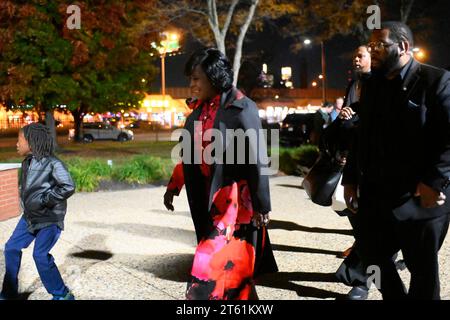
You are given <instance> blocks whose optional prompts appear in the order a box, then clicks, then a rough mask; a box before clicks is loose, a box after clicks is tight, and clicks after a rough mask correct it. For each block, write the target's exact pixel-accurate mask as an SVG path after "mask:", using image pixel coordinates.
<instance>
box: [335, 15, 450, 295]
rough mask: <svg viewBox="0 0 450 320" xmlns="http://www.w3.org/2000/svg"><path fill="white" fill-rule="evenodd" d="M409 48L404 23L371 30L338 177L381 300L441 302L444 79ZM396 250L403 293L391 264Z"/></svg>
mask: <svg viewBox="0 0 450 320" xmlns="http://www.w3.org/2000/svg"><path fill="white" fill-rule="evenodd" d="M412 47H413V36H412V33H411V31H410V29H409V28H408V27H407V26H406V25H405V24H403V23H400V22H387V23H384V24H383V25H382V27H381V29H379V30H374V31H373V33H372V35H371V40H370V43H369V48H370V49H371V57H372V76H371V77H370V79H368V80H367V81H366V82H364V85H363V87H362V91H361V99H360V103H359V104H358V105H355V106H354V108H355V111H356V112H357V114H358V116H359V124H358V127H357V140H358V141H357V142H356V144H355V148H353V149H352V150H351V153H350V154H349V156H348V159H347V165H346V167H345V170H344V177H343V185H344V187H345V198H346V202H347V205H348V207H349V209H351V210H353V211H355V212H356V211H358V212H357V214H356V216H357V217H358V219H359V226H360V227H359V228H358V230H355V231H357V232H356V234H355V236H356V238H357V241H358V242H359V244H360V247H361V250H360V251H361V257H362V259H363V261H364V263H365V264H366V266H367V267H369V266H372V269H371V270H379V271H380V274H379V276H380V277H379V280H380V281H378V283H375V284H379V285H380V287H379V289H380V291H381V293H382V295H383V298H384V299H403V298H412V299H439V298H440V287H439V268H438V251H439V249H440V247H441V245H442V243H443V241H444V238H445V236H446V234H447V231H448V226H449V217H450V188H449V185H450V73H449V72H447V71H445V70H442V69H438V68H434V67H432V66H428V65H423V64H420V63H418V62H417V61H415V60H414V58H413V57H412V53H411V51H412V50H411V49H412ZM356 204H357V205H356ZM357 208H358V210H356V209H357ZM399 249H400V250H401V251H402V253H403V257H404V260H405V263H406V266H407V267H408V269H409V271H410V272H411V282H410V288H409V292H408V293H407V294H406V290H405V288H404V285H403V283H402V281H401V279H400V277H399V274H398V272H397V270H396V268H395V264H394V261H393V260H392V256H393V254H394V253H396V252H397V251H398V250H399ZM378 268H379V269H378ZM377 275H378V274H376V275H375V276H377ZM375 279H377V277H375Z"/></svg>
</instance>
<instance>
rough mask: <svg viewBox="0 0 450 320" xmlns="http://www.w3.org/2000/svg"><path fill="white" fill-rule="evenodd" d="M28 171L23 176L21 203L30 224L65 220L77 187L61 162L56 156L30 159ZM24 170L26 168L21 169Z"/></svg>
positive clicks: (28, 159) (27, 159) (28, 158)
mask: <svg viewBox="0 0 450 320" xmlns="http://www.w3.org/2000/svg"><path fill="white" fill-rule="evenodd" d="M30 160H31V162H29V166H28V169H26V170H25V171H26V172H24V173H23V174H22V177H23V179H22V188H21V203H22V208H23V211H24V216H25V219H26V220H27V221H28V223H29V224H30V225H36V224H42V223H58V222H62V221H64V216H65V215H66V210H67V199H68V198H69V197H70V196H71V195H72V194H73V193H74V192H75V184H74V182H73V180H72V178H71V176H70V174H69V172H68V170H67V168H66V167H65V165H64V164H63V163H62V161H61V160H59V159H58V158H56V157H47V158H42V159H41V160H38V159H36V158H35V157H27V158H26V159H25V160H24V163H25V162H26V161H30ZM22 168H24V166H22Z"/></svg>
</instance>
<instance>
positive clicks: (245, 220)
mask: <svg viewBox="0 0 450 320" xmlns="http://www.w3.org/2000/svg"><path fill="white" fill-rule="evenodd" d="M218 105H219V97H216V98H215V99H214V100H213V101H212V102H210V103H208V104H205V105H204V106H203V110H202V113H201V115H200V119H199V120H200V121H202V131H203V133H204V132H205V131H206V130H208V129H210V128H212V127H213V124H214V119H215V114H216V111H217V107H218ZM200 137H201V135H200ZM202 143H203V142H202ZM208 143H209V142H207V143H203V147H206V146H207V144H208ZM200 169H201V172H202V175H204V176H205V177H207V178H211V176H210V170H209V169H210V167H209V165H207V164H205V163H202V164H201V165H200ZM183 184H184V179H183V166H182V164H181V163H180V164H178V165H177V166H176V167H175V169H174V172H173V175H172V178H171V180H170V182H169V185H168V187H167V188H168V189H169V190H172V191H175V192H176V193H177V194H178V193H179V192H180V190H181V189H182V187H183ZM207 188H209V187H207ZM199 192H201V191H199ZM208 195H209V190H205V197H208ZM210 214H211V218H212V221H213V226H214V228H211V230H213V231H212V232H211V233H210V234H209V235H208V236H206V237H204V238H203V239H201V240H200V242H199V244H198V246H197V249H196V252H195V256H194V262H193V266H192V271H191V280H190V281H189V282H188V285H187V291H186V298H187V299H189V300H198V299H200V300H206V299H209V300H231V299H234V300H236V299H237V300H246V299H249V296H250V293H251V290H252V285H253V274H254V269H255V258H256V254H255V247H256V244H255V239H253V238H254V236H253V235H254V232H253V231H254V226H253V225H252V216H253V208H252V201H251V196H250V191H249V187H248V185H247V181H245V180H241V181H234V182H232V183H231V184H230V185H227V186H224V187H222V188H221V189H219V191H218V192H217V193H216V194H214V196H213V205H212V209H211V211H210Z"/></svg>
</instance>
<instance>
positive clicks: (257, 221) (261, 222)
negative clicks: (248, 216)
mask: <svg viewBox="0 0 450 320" xmlns="http://www.w3.org/2000/svg"><path fill="white" fill-rule="evenodd" d="M269 221H270V217H269V213H266V214H262V213H259V212H255V213H253V217H252V222H253V225H254V226H255V227H256V228H258V229H259V228H260V227H262V226H267V225H268V224H269Z"/></svg>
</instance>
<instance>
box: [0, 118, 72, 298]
mask: <svg viewBox="0 0 450 320" xmlns="http://www.w3.org/2000/svg"><path fill="white" fill-rule="evenodd" d="M17 152H18V153H19V154H20V155H21V156H25V160H24V161H23V162H22V176H21V181H22V183H21V184H22V187H21V190H20V198H21V203H22V207H23V215H22V217H21V219H20V220H19V223H18V224H17V226H16V229H15V230H14V232H13V234H12V236H11V238H10V239H9V240H8V242H7V243H6V245H5V252H4V254H5V269H6V270H5V278H4V281H3V289H2V292H1V295H0V297H1V298H2V299H16V298H17V297H18V274H19V269H20V262H21V258H22V249H24V248H27V247H28V246H29V245H30V244H31V243H32V242H33V241H34V250H33V258H34V261H35V263H36V267H37V270H38V272H39V276H40V278H41V280H42V283H43V284H44V286H45V288H46V289H47V291H48V293H50V294H52V295H53V300H74V299H75V298H74V296H73V294H72V293H71V292H70V291H69V289H68V288H67V287H66V286H65V284H64V282H63V280H62V278H61V274H60V273H59V271H58V268H57V266H56V264H55V261H54V259H53V257H52V255H51V254H50V253H49V252H50V250H51V249H52V248H53V246H54V245H55V244H56V242H57V241H58V238H59V236H60V234H61V230H63V229H64V216H65V214H66V209H67V201H66V200H67V198H69V197H70V196H71V195H72V194H73V193H74V191H75V186H74V183H73V180H72V178H71V177H70V174H69V172H68V171H67V169H66V167H65V166H64V164H63V163H62V162H61V160H59V159H58V158H56V157H55V156H54V154H53V153H54V143H53V138H52V136H51V134H50V131H49V129H48V128H47V127H45V126H44V125H42V124H38V123H32V124H30V125H27V126H25V127H23V128H22V129H21V130H20V132H19V140H18V142H17Z"/></svg>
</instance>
